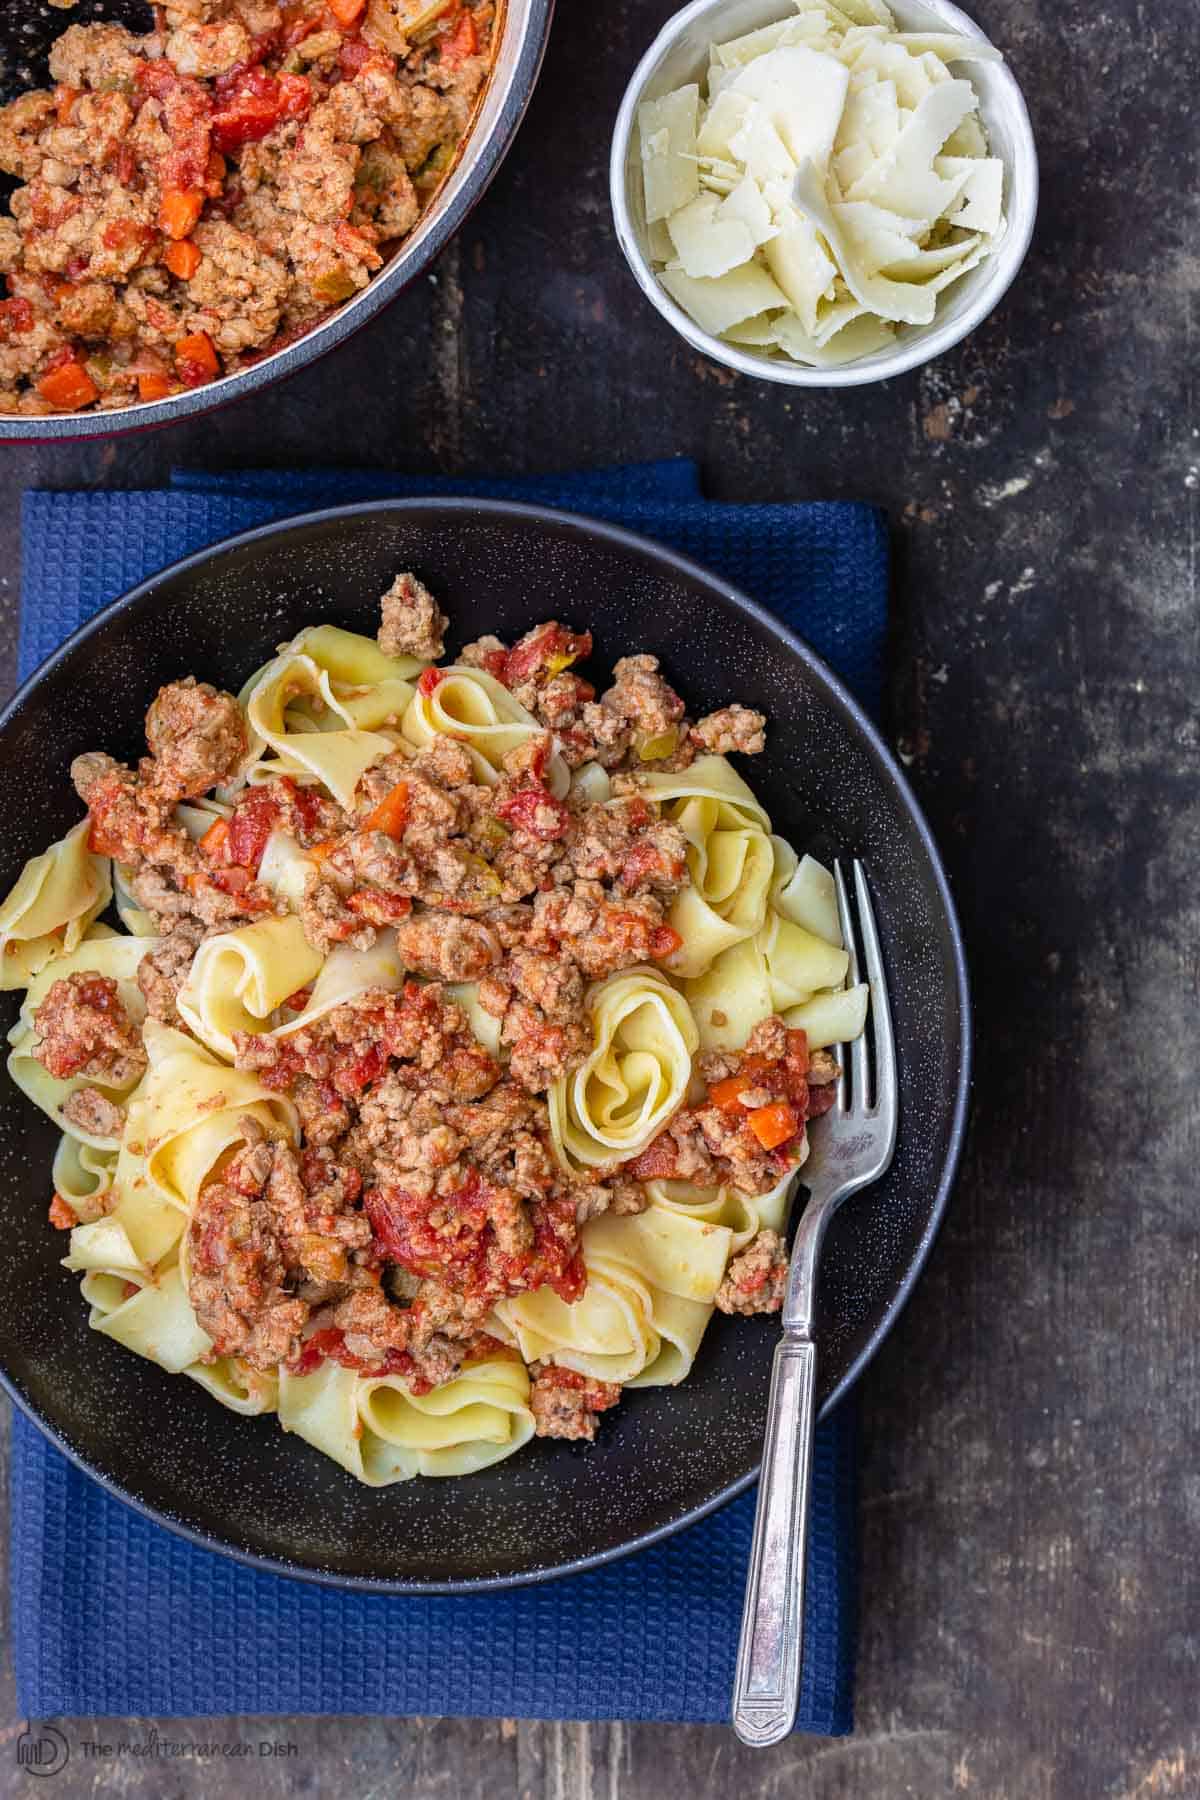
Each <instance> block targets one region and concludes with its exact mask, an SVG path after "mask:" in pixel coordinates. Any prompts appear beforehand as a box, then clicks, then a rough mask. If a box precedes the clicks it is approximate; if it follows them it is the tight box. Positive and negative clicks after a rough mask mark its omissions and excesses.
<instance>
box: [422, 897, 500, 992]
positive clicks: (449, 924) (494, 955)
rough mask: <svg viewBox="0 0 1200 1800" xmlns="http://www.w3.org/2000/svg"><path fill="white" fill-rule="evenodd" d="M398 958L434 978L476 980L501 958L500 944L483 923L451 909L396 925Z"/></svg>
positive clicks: (437, 979)
mask: <svg viewBox="0 0 1200 1800" xmlns="http://www.w3.org/2000/svg"><path fill="white" fill-rule="evenodd" d="M396 944H397V947H398V949H399V953H400V960H401V962H402V963H403V964H404V966H405V968H406V969H411V970H412V971H413V973H414V974H416V975H427V976H428V977H429V978H430V979H431V980H434V981H477V980H478V979H479V977H480V976H481V975H483V974H486V972H487V970H488V969H490V968H493V967H494V966H495V964H496V963H498V962H499V960H500V946H499V944H498V943H497V942H496V939H495V938H494V937H493V935H492V933H491V932H490V931H489V930H488V928H487V926H486V925H481V924H480V923H479V921H478V920H477V919H460V918H458V917H456V915H455V914H453V913H441V912H425V913H420V914H418V915H417V917H415V918H412V919H405V920H403V921H402V922H401V923H400V924H399V925H397V927H396Z"/></svg>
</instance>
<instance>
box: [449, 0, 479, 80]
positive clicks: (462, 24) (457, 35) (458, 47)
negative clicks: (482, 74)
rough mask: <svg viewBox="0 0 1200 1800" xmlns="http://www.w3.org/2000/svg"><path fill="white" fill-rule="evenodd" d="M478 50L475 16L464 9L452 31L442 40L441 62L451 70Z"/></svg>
mask: <svg viewBox="0 0 1200 1800" xmlns="http://www.w3.org/2000/svg"><path fill="white" fill-rule="evenodd" d="M478 50H479V33H478V32H477V31H476V29H475V15H474V13H473V12H470V11H469V10H468V9H467V8H466V7H464V8H463V10H462V12H461V13H460V14H459V15H458V18H457V19H456V20H455V22H454V26H453V29H452V30H450V31H448V32H447V33H446V35H445V37H444V38H443V39H442V42H441V52H442V61H443V62H444V63H445V64H446V65H447V67H448V68H451V69H453V68H456V67H457V65H458V64H459V63H460V62H463V61H464V60H465V59H466V58H467V57H468V56H475V55H476V54H477V53H478Z"/></svg>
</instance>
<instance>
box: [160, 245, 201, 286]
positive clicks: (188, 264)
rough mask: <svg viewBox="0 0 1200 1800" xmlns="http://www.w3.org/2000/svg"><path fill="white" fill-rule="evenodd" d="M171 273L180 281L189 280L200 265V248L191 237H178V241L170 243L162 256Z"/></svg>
mask: <svg viewBox="0 0 1200 1800" xmlns="http://www.w3.org/2000/svg"><path fill="white" fill-rule="evenodd" d="M163 261H164V262H165V263H166V265H167V267H168V269H170V271H171V273H172V275H177V276H178V277H179V279H180V281H190V280H191V279H192V276H193V275H194V274H195V273H196V270H197V269H198V268H199V267H200V250H199V247H198V245H196V244H194V243H193V242H192V240H191V238H180V239H179V241H178V243H174V244H171V245H170V247H169V248H168V250H167V252H166V254H165V255H164V257H163Z"/></svg>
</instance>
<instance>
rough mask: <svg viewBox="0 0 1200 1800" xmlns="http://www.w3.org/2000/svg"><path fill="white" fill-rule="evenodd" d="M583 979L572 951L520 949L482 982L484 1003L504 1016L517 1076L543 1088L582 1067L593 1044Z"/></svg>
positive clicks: (503, 1032)
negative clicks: (551, 952)
mask: <svg viewBox="0 0 1200 1800" xmlns="http://www.w3.org/2000/svg"><path fill="white" fill-rule="evenodd" d="M583 999H584V983H583V976H582V975H581V973H580V971H579V968H578V966H577V965H576V964H575V963H574V962H573V961H572V960H571V958H570V957H569V956H566V955H559V956H547V955H539V954H538V953H537V952H536V951H531V950H517V951H514V952H513V954H512V955H511V956H510V957H509V958H508V960H507V961H506V962H505V964H504V967H503V969H502V970H500V971H499V973H497V974H496V975H492V976H488V977H487V978H485V980H484V981H482V982H481V983H480V987H479V1002H480V1005H481V1006H482V1007H483V1008H484V1010H485V1011H487V1012H490V1013H491V1014H492V1015H493V1016H494V1017H496V1018H499V1019H501V1020H502V1021H503V1023H502V1025H501V1028H500V1037H501V1042H502V1043H504V1044H507V1045H508V1046H509V1047H510V1050H511V1058H510V1069H511V1072H512V1075H513V1079H514V1080H516V1081H519V1082H520V1083H521V1085H522V1086H523V1087H525V1088H528V1090H529V1091H530V1092H531V1093H540V1092H542V1091H544V1090H545V1089H546V1088H548V1087H550V1085H551V1084H552V1083H553V1082H555V1081H557V1080H558V1079H559V1077H560V1076H562V1075H566V1074H568V1073H569V1072H570V1070H572V1069H574V1068H578V1066H579V1064H580V1063H581V1062H583V1060H584V1058H585V1057H586V1056H587V1054H588V1052H589V1051H590V1049H591V1047H592V1034H591V1028H590V1026H589V1024H588V1022H587V1020H586V1018H585V1016H584V1006H583Z"/></svg>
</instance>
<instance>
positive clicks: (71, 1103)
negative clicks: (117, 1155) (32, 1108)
mask: <svg viewBox="0 0 1200 1800" xmlns="http://www.w3.org/2000/svg"><path fill="white" fill-rule="evenodd" d="M60 1110H61V1112H62V1116H63V1118H64V1119H65V1120H66V1121H67V1124H68V1125H73V1126H74V1127H75V1129H76V1131H82V1132H86V1133H87V1134H88V1135H89V1136H90V1137H99V1138H119V1137H120V1136H121V1133H122V1132H123V1131H124V1129H125V1108H124V1107H123V1106H118V1105H116V1103H115V1102H114V1101H112V1100H110V1099H108V1097H107V1095H105V1094H102V1093H101V1092H100V1089H99V1088H94V1087H81V1088H76V1090H75V1092H74V1093H73V1094H68V1095H67V1097H66V1099H65V1100H64V1101H63V1103H62V1107H61V1109H60Z"/></svg>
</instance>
